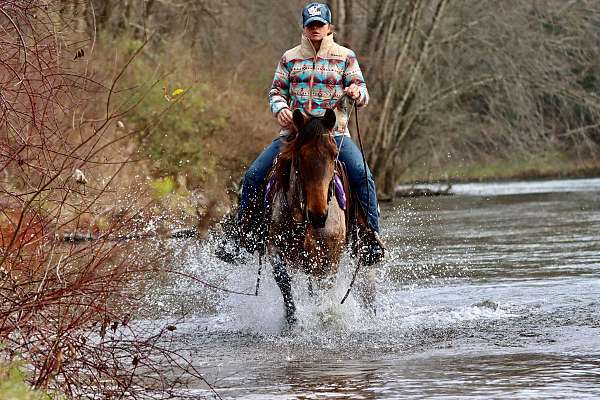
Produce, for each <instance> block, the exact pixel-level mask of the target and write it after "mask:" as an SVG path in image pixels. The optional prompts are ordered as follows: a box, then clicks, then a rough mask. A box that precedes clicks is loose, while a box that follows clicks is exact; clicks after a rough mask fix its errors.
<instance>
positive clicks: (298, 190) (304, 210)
mask: <svg viewBox="0 0 600 400" xmlns="http://www.w3.org/2000/svg"><path fill="white" fill-rule="evenodd" d="M318 136H329V137H330V138H333V134H331V133H330V132H328V133H321V134H318ZM338 156H339V150H338V154H337V155H336V158H335V159H334V160H333V163H334V166H333V168H334V172H333V175H332V176H331V180H330V181H329V186H328V189H327V209H329V204H330V203H331V199H332V197H333V196H334V190H335V165H336V163H337V159H338ZM292 169H293V171H294V174H295V178H296V182H297V183H296V185H295V188H294V190H295V195H296V196H297V198H298V200H299V202H300V211H301V215H302V216H303V218H304V219H303V221H296V222H297V223H310V220H309V218H308V207H307V204H306V203H307V201H306V193H305V190H304V180H303V177H302V171H301V169H300V156H299V155H296V156H295V157H294V158H293V159H292ZM288 207H289V205H288Z"/></svg>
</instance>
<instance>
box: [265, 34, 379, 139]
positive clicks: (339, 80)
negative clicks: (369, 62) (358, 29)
mask: <svg viewBox="0 0 600 400" xmlns="http://www.w3.org/2000/svg"><path fill="white" fill-rule="evenodd" d="M352 83H355V84H356V85H358V87H359V91H360V97H359V98H358V100H357V105H358V106H364V105H366V104H367V103H368V101H369V92H368V91H367V85H366V84H365V80H364V78H363V74H362V72H361V70H360V67H359V65H358V60H357V59H356V54H354V52H353V51H352V50H350V49H348V48H346V47H343V46H340V45H339V44H337V43H335V42H334V40H333V35H328V36H327V37H325V38H324V39H323V41H322V42H321V47H320V48H319V51H318V53H316V54H315V50H314V47H313V45H312V43H311V42H310V40H309V39H307V38H306V37H305V36H304V35H303V36H302V41H301V44H300V46H296V47H294V48H293V49H290V50H288V51H286V52H285V53H284V54H283V56H282V57H281V61H280V62H279V65H277V69H276V71H275V77H274V78H273V84H272V85H271V90H270V91H269V103H270V106H271V111H272V112H273V115H274V116H276V115H277V113H278V112H279V111H281V110H282V109H284V108H290V109H292V110H294V109H296V108H301V109H303V110H304V111H305V112H307V113H309V114H311V115H316V116H319V115H323V113H324V112H325V109H326V108H331V107H333V105H334V104H335V102H336V101H337V100H338V99H339V98H340V97H341V96H342V95H343V94H344V88H346V87H348V86H350V85H351V84H352ZM336 115H337V120H338V124H337V127H336V132H335V133H336V134H338V135H339V134H346V135H349V133H348V128H347V126H346V125H347V123H346V122H347V120H348V111H347V110H346V111H340V110H336ZM281 134H283V135H285V134H287V131H286V130H285V129H284V130H282V132H281Z"/></svg>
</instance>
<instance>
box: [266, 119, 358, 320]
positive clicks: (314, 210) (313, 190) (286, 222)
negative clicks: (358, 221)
mask: <svg viewBox="0 0 600 400" xmlns="http://www.w3.org/2000/svg"><path fill="white" fill-rule="evenodd" d="M293 122H294V126H295V128H296V136H295V138H294V139H292V140H291V141H289V142H287V143H286V144H285V145H284V147H283V149H282V151H281V153H280V154H279V157H278V158H277V162H276V164H275V168H274V176H275V184H274V185H275V187H274V188H273V190H272V193H273V195H272V200H271V219H270V223H269V229H268V232H269V233H268V235H267V251H268V254H269V257H270V261H271V264H272V266H273V275H274V277H275V281H276V282H277V285H278V286H279V289H280V290H281V293H282V295H283V302H284V306H285V317H286V320H287V322H288V323H289V324H290V325H292V324H294V323H295V322H296V317H295V311H296V307H295V305H294V299H293V297H292V290H291V280H290V275H289V273H288V270H293V271H297V270H301V271H303V272H305V273H306V274H308V275H309V276H312V277H315V278H316V279H317V280H318V281H322V280H323V279H324V278H328V277H333V276H334V275H335V274H336V272H337V270H338V266H339V263H340V259H341V257H342V254H343V251H344V249H345V246H346V238H347V229H348V227H347V220H346V215H345V211H344V210H343V209H342V208H341V206H340V204H339V202H338V201H336V194H335V182H334V175H335V173H336V160H337V153H338V148H337V145H336V142H335V140H334V137H333V128H334V126H335V122H336V116H335V112H334V111H333V110H331V109H327V110H326V111H325V114H324V116H323V117H320V118H317V117H307V116H305V115H304V113H302V112H301V111H300V110H295V111H294V113H293ZM346 189H347V188H346ZM346 198H348V199H349V196H348V195H347V194H346ZM346 207H348V206H347V205H346Z"/></svg>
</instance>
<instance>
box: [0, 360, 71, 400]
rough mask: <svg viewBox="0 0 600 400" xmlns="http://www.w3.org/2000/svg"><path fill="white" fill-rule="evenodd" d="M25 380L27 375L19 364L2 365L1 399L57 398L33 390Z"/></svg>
mask: <svg viewBox="0 0 600 400" xmlns="http://www.w3.org/2000/svg"><path fill="white" fill-rule="evenodd" d="M25 378H26V377H25V374H24V373H23V371H22V370H21V368H19V366H18V364H15V363H13V364H10V365H3V364H0V398H2V399H4V400H46V399H47V400H50V399H54V398H56V396H51V395H50V394H48V393H42V392H40V391H37V390H33V389H32V388H31V386H29V385H28V384H27V382H26V379H25ZM59 398H62V397H59Z"/></svg>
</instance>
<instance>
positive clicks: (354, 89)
mask: <svg viewBox="0 0 600 400" xmlns="http://www.w3.org/2000/svg"><path fill="white" fill-rule="evenodd" d="M344 93H346V94H347V95H348V96H350V98H351V99H352V100H358V98H359V97H360V89H359V88H358V85H357V84H356V83H353V84H351V85H350V86H348V87H347V88H344Z"/></svg>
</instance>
